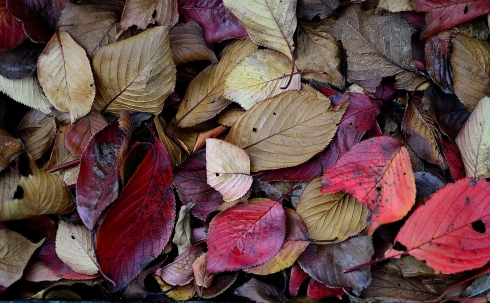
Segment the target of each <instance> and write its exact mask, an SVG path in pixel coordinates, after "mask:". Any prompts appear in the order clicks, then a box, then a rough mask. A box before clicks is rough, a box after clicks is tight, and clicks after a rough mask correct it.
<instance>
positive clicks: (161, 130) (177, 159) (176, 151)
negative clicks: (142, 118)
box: [153, 116, 185, 164]
mask: <svg viewBox="0 0 490 303" xmlns="http://www.w3.org/2000/svg"><path fill="white" fill-rule="evenodd" d="M153 122H154V123H155V127H156V129H157V132H158V139H160V141H162V143H163V144H164V145H165V147H166V148H167V151H168V154H169V155H170V159H171V160H172V163H174V164H182V162H183V161H184V159H185V158H183V156H182V151H181V149H180V148H179V146H178V145H177V144H175V142H174V141H173V140H172V139H171V138H170V137H169V136H168V135H167V133H166V132H165V128H166V127H167V122H166V121H165V120H164V119H163V117H161V116H155V118H154V119H153Z"/></svg>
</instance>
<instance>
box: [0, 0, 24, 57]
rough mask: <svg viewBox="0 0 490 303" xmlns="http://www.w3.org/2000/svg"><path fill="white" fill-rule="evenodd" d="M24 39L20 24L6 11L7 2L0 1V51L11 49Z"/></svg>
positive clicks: (5, 0) (4, 0)
mask: <svg viewBox="0 0 490 303" xmlns="http://www.w3.org/2000/svg"><path fill="white" fill-rule="evenodd" d="M26 38H27V35H26V34H25V33H24V30H23V29H22V22H20V21H18V20H17V19H15V18H14V17H13V16H12V15H11V14H10V13H9V12H8V11H7V0H0V51H6V50H9V49H12V48H14V47H16V46H17V45H19V44H21V43H22V41H24V40H25V39H26Z"/></svg>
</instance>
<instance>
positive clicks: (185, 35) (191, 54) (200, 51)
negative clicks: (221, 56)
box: [169, 20, 218, 65]
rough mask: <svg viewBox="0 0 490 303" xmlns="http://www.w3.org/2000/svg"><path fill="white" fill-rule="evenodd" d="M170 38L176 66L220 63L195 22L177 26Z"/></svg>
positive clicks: (171, 31)
mask: <svg viewBox="0 0 490 303" xmlns="http://www.w3.org/2000/svg"><path fill="white" fill-rule="evenodd" d="M169 38H170V48H171V49H172V58H173V59H174V62H175V65H181V64H184V63H189V62H194V61H200V60H207V61H211V63H218V59H217V58H216V55H215V54H214V52H213V51H212V50H211V49H210V48H209V47H208V45H207V44H206V41H204V36H203V33H202V28H201V27H200V26H199V24H197V23H196V22H195V21H193V20H192V21H190V22H187V23H179V24H177V25H176V26H174V27H173V28H172V29H171V30H170V34H169Z"/></svg>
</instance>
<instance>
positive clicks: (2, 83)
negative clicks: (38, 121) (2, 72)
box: [0, 76, 51, 114]
mask: <svg viewBox="0 0 490 303" xmlns="http://www.w3.org/2000/svg"><path fill="white" fill-rule="evenodd" d="M0 91H1V92H3V93H4V94H6V95H7V96H9V97H10V98H12V99H14V100H15V101H17V102H19V103H22V104H24V105H27V106H29V107H31V108H34V109H37V110H39V111H41V112H43V113H45V114H48V113H49V112H50V111H51V110H50V107H51V104H50V103H49V101H48V99H47V98H46V96H45V95H44V94H43V92H42V89H41V87H40V86H39V84H37V80H36V78H34V76H30V77H26V78H24V79H20V80H17V79H14V80H10V79H7V78H4V77H2V76H0Z"/></svg>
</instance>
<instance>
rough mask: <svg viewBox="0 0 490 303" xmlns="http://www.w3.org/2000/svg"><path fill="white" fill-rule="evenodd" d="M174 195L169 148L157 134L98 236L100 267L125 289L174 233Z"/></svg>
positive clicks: (117, 287) (103, 223)
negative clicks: (157, 137) (151, 146)
mask: <svg viewBox="0 0 490 303" xmlns="http://www.w3.org/2000/svg"><path fill="white" fill-rule="evenodd" d="M174 221H175V197H174V193H173V188H172V167H171V162H170V158H169V155H168V152H167V149H166V148H165V146H164V145H163V143H162V142H160V141H159V140H158V139H156V138H155V145H154V148H153V149H152V150H151V151H150V152H149V153H148V154H147V155H146V157H145V158H144V159H143V162H141V164H140V165H139V166H138V168H137V169H136V171H135V173H134V174H133V176H132V177H131V179H129V182H128V184H127V185H126V187H125V188H124V189H123V191H122V192H121V196H120V197H119V198H118V199H117V200H116V201H115V202H114V204H113V205H112V207H111V208H110V209H109V211H108V213H107V216H106V217H105V219H104V221H103V222H102V225H101V226H100V229H99V231H98V234H97V246H96V251H97V256H98V258H99V262H100V268H101V270H102V271H103V272H104V273H105V275H106V276H108V277H109V278H110V279H111V280H112V281H114V282H115V284H116V285H115V286H116V287H115V288H116V289H121V288H123V287H124V286H126V285H127V284H128V283H129V282H130V281H131V280H132V279H133V278H134V277H135V276H136V275H138V274H139V273H140V272H141V271H142V270H143V269H144V268H145V267H146V265H148V263H150V262H151V261H152V260H153V259H154V258H155V257H157V256H158V255H159V254H160V253H161V252H162V251H163V248H164V247H165V245H167V242H168V241H169V239H170V236H171V235H172V228H173V225H174Z"/></svg>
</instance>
